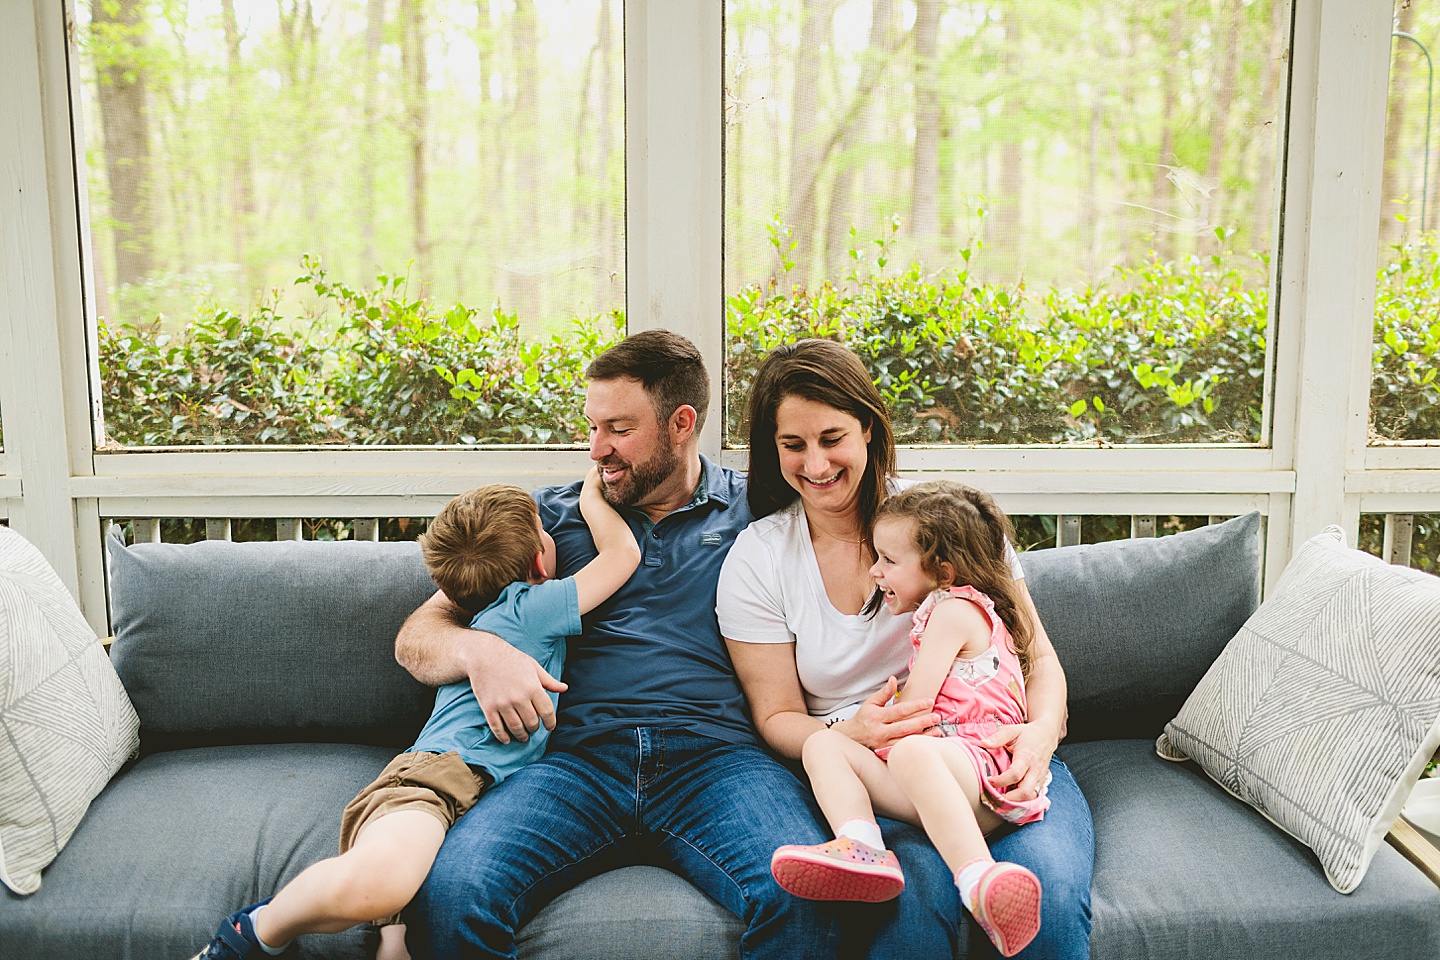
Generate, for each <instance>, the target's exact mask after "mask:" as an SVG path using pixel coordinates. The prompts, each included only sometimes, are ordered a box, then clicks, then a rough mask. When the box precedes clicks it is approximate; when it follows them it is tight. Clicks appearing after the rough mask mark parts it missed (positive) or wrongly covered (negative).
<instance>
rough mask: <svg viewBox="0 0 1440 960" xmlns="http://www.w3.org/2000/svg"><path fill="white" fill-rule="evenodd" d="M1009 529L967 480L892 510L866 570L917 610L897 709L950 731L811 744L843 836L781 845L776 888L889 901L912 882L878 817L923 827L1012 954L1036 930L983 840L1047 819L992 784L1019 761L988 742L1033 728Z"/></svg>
mask: <svg viewBox="0 0 1440 960" xmlns="http://www.w3.org/2000/svg"><path fill="white" fill-rule="evenodd" d="M1009 537H1010V522H1009V520H1008V519H1007V518H1006V516H1005V514H1004V513H1002V512H1001V510H1000V508H999V507H998V506H996V505H995V501H994V500H992V499H991V498H990V497H989V495H987V494H985V493H982V492H981V491H979V490H975V489H973V488H971V487H967V486H964V485H963V484H959V483H950V482H945V481H939V482H934V483H923V484H919V485H916V486H914V487H910V488H909V489H906V490H903V491H901V492H900V493H897V494H896V495H895V496H893V497H891V498H890V499H889V500H887V501H885V503H884V505H883V506H882V507H881V508H880V512H879V514H878V515H877V516H876V520H875V528H874V532H873V534H872V541H873V545H874V547H875V553H876V556H877V557H878V559H877V560H876V562H875V565H874V566H873V567H871V568H870V575H871V576H872V577H874V578H875V586H876V588H877V590H879V592H880V595H881V597H882V599H883V601H884V603H885V606H886V607H887V608H888V609H889V610H890V611H891V612H892V613H904V612H913V626H912V628H911V632H910V640H911V643H912V644H913V645H914V648H915V649H914V653H913V654H912V655H911V658H910V677H909V680H908V681H907V682H906V684H905V688H904V690H903V691H901V693H900V694H899V697H898V699H899V700H901V701H908V700H932V699H933V700H934V702H935V707H934V712H935V713H936V714H938V715H939V716H940V718H941V720H940V724H939V725H938V726H936V727H934V728H932V729H931V730H929V731H927V733H926V734H924V735H920V736H912V737H906V738H905V739H903V740H900V741H898V742H896V743H894V744H893V745H891V746H890V747H882V748H881V749H879V750H876V751H871V750H869V749H867V748H865V747H863V746H861V745H860V744H858V743H856V742H855V741H854V740H851V739H850V738H849V737H847V736H845V735H843V734H841V733H840V732H839V731H832V730H829V729H825V730H819V731H817V732H816V733H814V734H812V735H811V736H810V738H809V739H807V740H806V741H805V746H804V750H803V759H804V762H805V771H806V772H807V773H808V774H809V775H810V783H811V786H812V787H813V788H814V791H815V798H816V800H817V801H819V804H820V808H821V810H823V811H824V813H825V818H826V820H828V821H829V823H830V827H831V829H833V830H834V831H835V835H836V839H834V840H832V841H830V842H829V843H825V844H821V845H819V846H810V847H807V846H795V845H791V846H784V847H781V848H780V849H778V850H776V851H775V855H774V858H773V859H772V861H771V870H772V872H773V873H774V875H775V879H776V881H777V882H778V883H779V884H780V886H782V887H784V888H785V889H786V890H788V891H790V892H791V893H793V894H795V895H796V896H799V897H805V898H807V899H812V900H866V901H879V900H888V899H890V898H892V897H894V896H896V895H898V894H899V892H900V890H901V889H902V888H903V887H904V885H905V880H904V877H903V876H902V874H901V872H900V864H899V862H898V861H897V860H896V858H895V855H894V854H893V853H891V852H890V851H888V850H886V849H885V848H884V842H883V841H882V839H881V837H880V828H879V826H878V825H877V824H876V822H875V811H876V810H879V811H880V812H881V813H883V814H884V815H885V816H888V817H893V818H895V819H897V820H904V821H907V822H909V823H914V824H918V825H920V826H922V827H923V828H924V829H925V832H926V834H927V835H928V836H929V837H930V840H931V842H932V843H934V844H935V847H936V849H937V850H939V851H940V855H941V856H943V857H944V858H945V862H946V864H948V865H949V867H950V869H951V870H953V871H954V872H955V885H956V886H957V887H958V888H959V891H960V899H961V901H962V902H963V903H964V905H965V907H966V909H968V910H969V911H970V913H971V914H972V915H973V916H974V917H975V919H976V921H977V922H978V923H979V924H980V926H981V928H982V929H984V931H985V932H986V934H988V935H989V937H990V939H991V941H992V942H993V943H994V944H995V947H996V949H998V950H999V951H1000V953H1001V954H1002V955H1003V956H1006V957H1009V956H1013V955H1014V954H1015V953H1017V952H1019V951H1020V950H1021V949H1023V948H1024V947H1025V945H1026V944H1028V943H1029V942H1030V941H1031V940H1032V939H1034V937H1035V935H1036V933H1038V932H1039V930H1040V881H1039V880H1038V879H1037V878H1036V877H1035V875H1034V874H1033V873H1031V872H1030V871H1029V870H1027V869H1025V868H1024V867H1022V866H1020V865H1018V864H1014V863H1005V862H1000V863H996V862H995V860H994V859H992V858H991V856H990V850H989V847H987V846H986V843H985V834H987V833H989V832H990V831H991V830H994V829H995V828H996V827H997V826H999V825H1000V824H1001V823H1004V822H1009V823H1013V824H1023V823H1030V822H1031V821H1033V820H1039V819H1040V818H1041V817H1042V816H1043V815H1044V813H1045V810H1046V808H1047V807H1049V805H1050V800H1049V798H1048V797H1047V796H1046V795H1045V790H1044V789H1043V788H1042V789H1041V791H1040V794H1039V796H1037V797H1036V798H1034V799H1032V800H1028V801H1025V802H1022V803H1016V802H1013V801H1011V800H1009V799H1008V798H1006V797H1005V795H1004V794H1003V793H1001V792H999V791H997V790H996V789H995V788H994V787H992V786H991V783H990V781H991V779H992V778H993V777H996V776H998V775H999V774H1000V773H1002V772H1003V771H1004V770H1006V769H1007V768H1008V767H1009V766H1010V753H1009V751H1008V750H1006V749H1004V748H991V747H986V746H984V745H983V743H982V741H983V740H984V739H985V738H986V737H988V736H989V735H990V734H992V733H994V732H995V729H996V727H997V726H999V725H1001V724H1015V723H1024V722H1025V720H1026V710H1025V676H1026V674H1027V673H1028V667H1029V648H1030V640H1031V635H1032V630H1031V626H1030V622H1029V618H1028V617H1027V616H1025V614H1024V613H1023V612H1021V610H1020V609H1019V607H1018V606H1017V593H1016V590H1015V587H1014V584H1013V581H1012V579H1011V569H1010V565H1009V563H1008V562H1007V560H1006V558H1005V544H1006V541H1007V538H1009Z"/></svg>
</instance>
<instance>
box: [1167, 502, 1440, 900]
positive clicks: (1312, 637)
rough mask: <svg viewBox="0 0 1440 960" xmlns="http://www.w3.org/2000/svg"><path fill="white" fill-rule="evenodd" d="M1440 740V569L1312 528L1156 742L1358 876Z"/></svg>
mask: <svg viewBox="0 0 1440 960" xmlns="http://www.w3.org/2000/svg"><path fill="white" fill-rule="evenodd" d="M1437 746H1440V579H1436V578H1435V577H1432V576H1429V575H1428V574H1424V573H1421V572H1419V571H1416V570H1410V569H1406V568H1403V567H1394V566H1391V565H1389V564H1386V563H1384V562H1383V561H1381V560H1379V559H1377V558H1375V557H1372V556H1369V555H1368V554H1365V553H1361V552H1360V551H1358V550H1349V549H1346V547H1345V537H1344V534H1343V532H1342V531H1341V530H1340V528H1339V527H1329V528H1327V529H1326V530H1325V531H1324V532H1323V533H1321V534H1319V535H1318V536H1315V537H1313V538H1312V539H1310V540H1308V541H1306V542H1305V543H1304V544H1303V545H1302V546H1301V547H1300V549H1299V550H1298V551H1296V553H1295V556H1294V558H1293V559H1292V560H1291V561H1290V563H1289V564H1288V565H1287V566H1286V568H1285V572H1284V574H1283V575H1282V576H1281V578H1280V582H1279V584H1278V585H1277V587H1276V589H1275V591H1274V593H1273V594H1272V595H1271V596H1269V597H1268V598H1267V599H1266V600H1265V602H1264V603H1262V604H1261V605H1260V608H1259V609H1258V610H1256V611H1255V613H1254V615H1253V616H1251V617H1250V619H1249V620H1248V621H1246V623H1245V626H1244V627H1242V628H1241V630H1240V632H1239V633H1238V634H1236V635H1235V638H1234V639H1233V640H1231V641H1230V643H1229V644H1228V645H1227V646H1226V647H1225V649H1224V651H1222V652H1221V654H1220V656H1219V658H1218V659H1217V660H1216V661H1215V663H1214V664H1213V665H1212V666H1211V668H1210V670H1209V671H1208V672H1207V673H1206V674H1205V676H1204V678H1203V679H1201V681H1200V683H1199V685H1198V686H1196V688H1195V690H1194V691H1193V692H1192V693H1191V695H1190V698H1189V699H1188V700H1186V701H1185V705H1184V706H1183V707H1182V708H1181V710H1180V713H1179V714H1178V715H1177V716H1176V717H1175V719H1174V720H1173V721H1171V722H1170V723H1169V724H1167V725H1166V727H1165V733H1164V734H1162V735H1161V736H1160V739H1159V740H1158V741H1157V742H1156V752H1157V753H1159V755H1160V756H1161V757H1164V758H1165V759H1167V760H1185V759H1194V760H1195V761H1196V762H1198V763H1199V764H1200V766H1201V767H1202V768H1203V769H1204V771H1205V772H1206V773H1207V774H1208V775H1209V776H1210V777H1211V778H1212V779H1214V780H1215V782H1216V783H1218V784H1219V785H1220V786H1222V787H1224V788H1225V789H1226V790H1227V791H1229V792H1230V793H1231V794H1233V795H1234V796H1235V797H1237V798H1239V799H1240V800H1243V801H1244V802H1245V803H1248V804H1250V805H1251V806H1252V807H1254V808H1255V809H1256V810H1258V811H1259V812H1260V813H1262V814H1264V815H1265V816H1266V817H1268V818H1269V819H1270V820H1271V821H1272V822H1273V823H1275V824H1276V825H1277V826H1279V827H1280V828H1281V829H1282V830H1284V831H1285V832H1287V833H1289V834H1290V835H1291V836H1293V837H1295V838H1296V839H1298V840H1299V841H1301V842H1302V843H1304V844H1305V845H1307V846H1308V847H1310V849H1311V850H1313V851H1314V852H1315V854H1316V856H1317V857H1319V859H1320V864H1321V866H1322V867H1323V868H1324V870H1325V876H1326V878H1327V879H1329V881H1330V884H1331V886H1333V887H1334V888H1335V889H1336V890H1338V891H1340V892H1341V893H1349V892H1350V891H1352V890H1354V889H1355V888H1356V887H1357V886H1358V885H1359V884H1360V881H1361V880H1362V879H1363V878H1364V876H1365V871H1366V870H1367V869H1368V868H1369V866H1370V860H1371V858H1372V857H1374V855H1375V851H1376V849H1377V848H1378V847H1379V846H1380V843H1381V842H1382V841H1383V840H1384V837H1385V834H1386V833H1387V832H1388V831H1389V830H1390V827H1391V825H1392V824H1393V823H1394V822H1395V817H1396V815H1397V814H1398V813H1399V811H1400V806H1401V804H1403V803H1404V802H1405V798H1406V796H1407V794H1408V793H1409V790H1410V787H1411V786H1412V785H1413V784H1414V783H1415V780H1416V778H1417V777H1418V776H1419V775H1420V772H1421V771H1422V770H1423V769H1424V767H1425V763H1426V761H1427V760H1429V759H1430V757H1431V755H1432V754H1434V752H1435V749H1436V747H1437Z"/></svg>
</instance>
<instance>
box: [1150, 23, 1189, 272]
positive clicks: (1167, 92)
mask: <svg viewBox="0 0 1440 960" xmlns="http://www.w3.org/2000/svg"><path fill="white" fill-rule="evenodd" d="M1183 30H1184V19H1183V11H1182V10H1181V4H1180V3H1178V2H1176V3H1173V4H1172V5H1171V7H1170V31H1169V34H1170V35H1169V39H1168V41H1167V43H1166V45H1165V63H1164V66H1163V69H1162V70H1161V73H1160V77H1161V79H1160V152H1159V154H1157V155H1156V157H1155V165H1154V175H1153V178H1152V180H1151V185H1150V206H1151V207H1152V208H1154V209H1155V210H1158V211H1161V213H1159V214H1157V216H1158V220H1157V222H1156V226H1155V252H1156V253H1157V254H1158V255H1159V256H1160V258H1161V259H1165V260H1168V259H1170V258H1172V257H1173V256H1174V255H1175V243H1174V238H1175V233H1174V227H1173V226H1172V224H1171V222H1170V220H1171V217H1172V211H1174V210H1175V204H1174V203H1173V202H1172V201H1171V200H1170V195H1171V192H1172V188H1171V185H1170V177H1169V174H1170V171H1171V170H1172V169H1173V168H1174V166H1175V159H1176V158H1175V101H1176V99H1177V98H1178V95H1179V86H1180V82H1179V76H1178V74H1179V71H1180V65H1179V61H1180V49H1181V46H1182V45H1183V43H1184V35H1183Z"/></svg>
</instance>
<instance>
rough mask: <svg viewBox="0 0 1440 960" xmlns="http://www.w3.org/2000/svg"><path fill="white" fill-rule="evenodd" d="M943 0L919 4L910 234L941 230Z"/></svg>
mask: <svg viewBox="0 0 1440 960" xmlns="http://www.w3.org/2000/svg"><path fill="white" fill-rule="evenodd" d="M939 28H940V0H917V2H916V4H915V26H914V28H913V29H914V36H915V155H914V160H913V167H912V171H911V181H910V183H911V187H910V235H911V236H912V237H914V238H915V239H917V240H920V241H925V240H930V239H933V238H935V237H937V236H939V234H940V109H941V108H940V91H939V77H938V66H939V65H938V63H937V62H936V56H935V54H936V48H937V40H938V34H939Z"/></svg>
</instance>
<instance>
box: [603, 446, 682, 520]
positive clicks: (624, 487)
mask: <svg viewBox="0 0 1440 960" xmlns="http://www.w3.org/2000/svg"><path fill="white" fill-rule="evenodd" d="M600 466H601V468H602V469H603V468H604V467H607V466H610V467H614V466H620V467H625V468H627V469H626V471H625V476H624V478H623V479H622V480H621V481H620V482H619V483H616V484H609V483H605V482H604V481H603V480H602V481H601V483H600V491H601V493H603V494H604V496H605V500H606V502H607V503H609V504H610V505H611V506H612V507H633V506H635V505H636V504H638V503H640V502H641V501H643V500H644V499H645V498H646V497H648V496H649V495H650V494H651V493H653V492H654V491H655V488H656V487H658V486H660V484H662V483H664V482H665V481H666V480H669V479H670V478H671V477H672V476H674V474H675V472H676V471H677V470H679V469H680V456H679V454H677V453H676V452H675V448H674V447H672V446H670V445H669V444H667V443H665V441H664V439H663V438H662V439H661V441H660V442H659V443H657V444H656V445H655V449H654V450H653V451H652V452H651V454H650V457H649V459H647V460H642V461H641V462H639V463H627V462H625V461H623V460H602V461H600Z"/></svg>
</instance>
